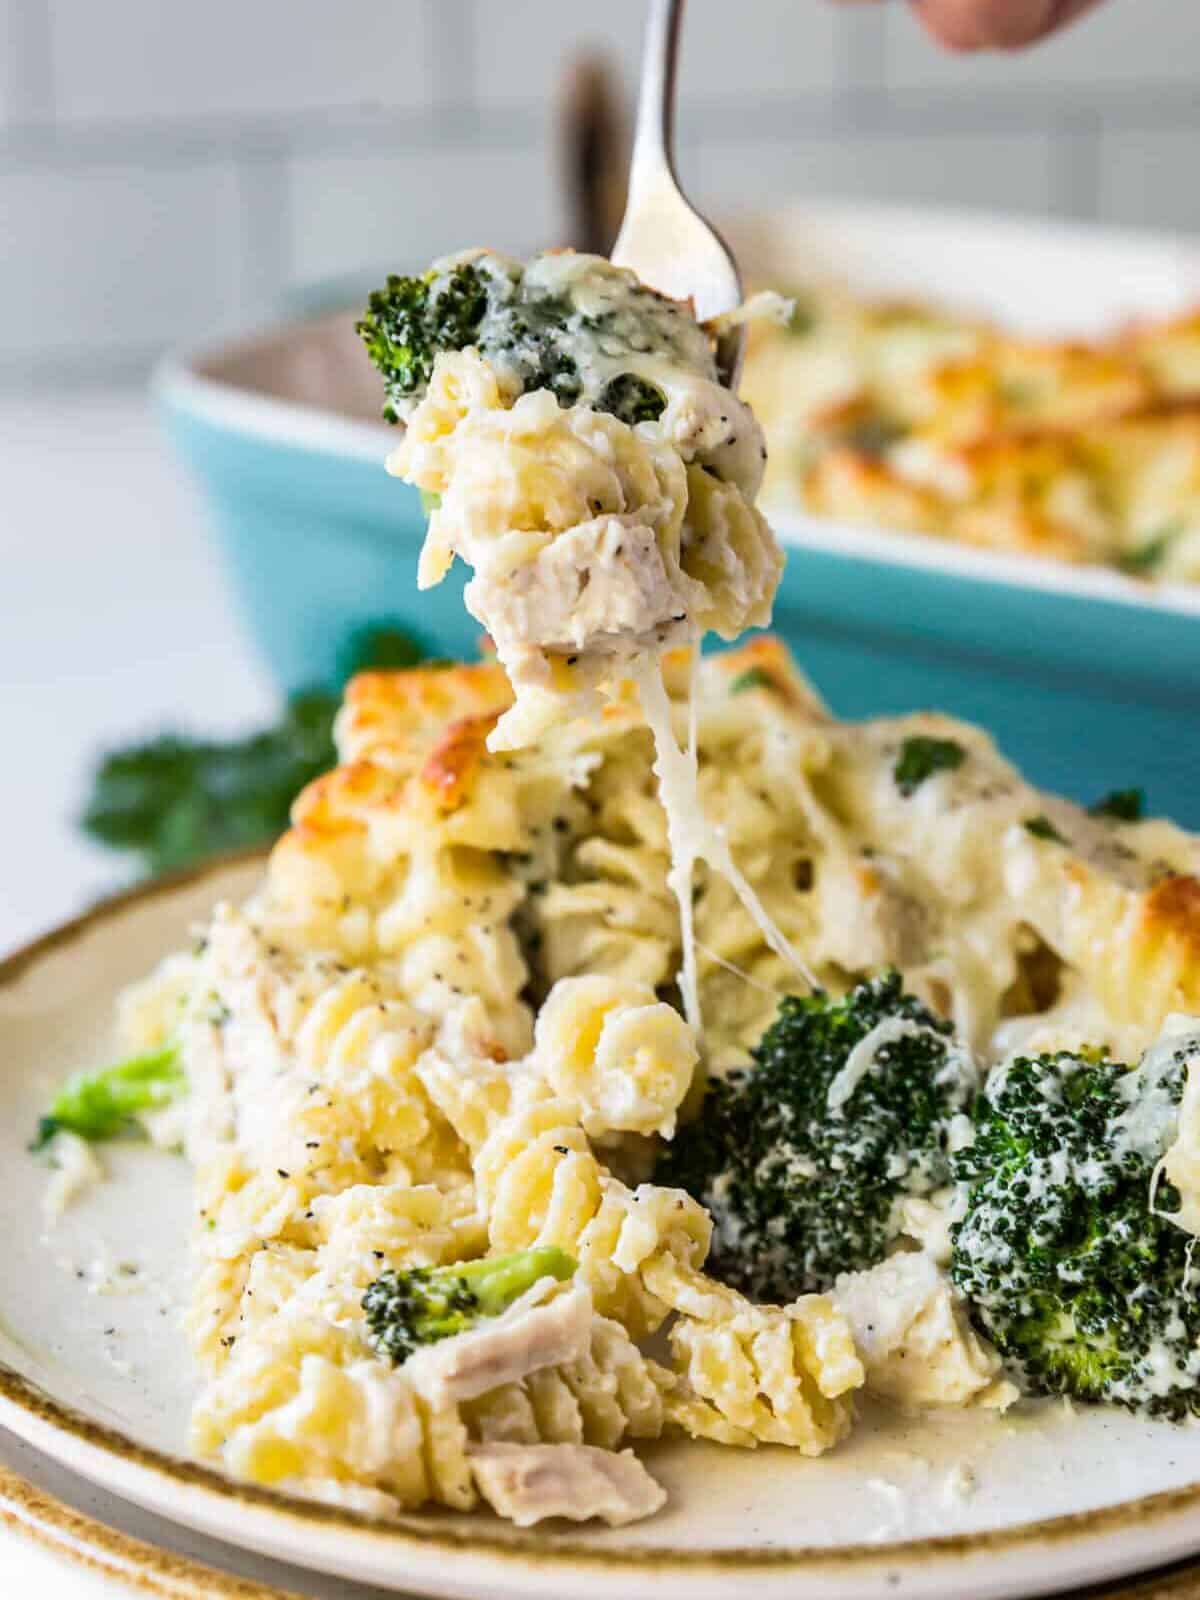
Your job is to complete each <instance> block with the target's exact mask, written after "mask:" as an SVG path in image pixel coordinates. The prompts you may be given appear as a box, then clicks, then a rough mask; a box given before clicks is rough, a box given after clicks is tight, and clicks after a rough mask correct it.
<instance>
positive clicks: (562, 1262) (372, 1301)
mask: <svg viewBox="0 0 1200 1600" xmlns="http://www.w3.org/2000/svg"><path fill="white" fill-rule="evenodd" d="M575 1265H576V1264H575V1262H574V1261H573V1260H572V1259H571V1257H570V1256H569V1255H567V1254H566V1252H565V1251H563V1250H559V1249H557V1248H556V1247H554V1246H548V1247H546V1248H544V1249H538V1250H518V1251H517V1252H516V1253H515V1254H513V1255H508V1256H485V1257H484V1258H483V1259H482V1260H480V1261H465V1262H460V1263H458V1264H457V1265H455V1266H452V1267H407V1268H404V1269H402V1270H398V1269H395V1268H388V1270H387V1271H385V1272H381V1273H380V1274H379V1276H378V1277H377V1278H376V1279H375V1282H374V1283H373V1284H371V1286H370V1288H369V1289H368V1290H367V1292H366V1294H364V1295H363V1302H362V1303H363V1310H364V1311H365V1312H366V1314H367V1343H368V1344H369V1345H370V1346H371V1348H372V1349H373V1350H375V1351H377V1352H378V1354H379V1355H381V1356H386V1357H387V1358H388V1359H389V1360H391V1361H393V1362H395V1363H396V1364H397V1365H399V1364H400V1362H402V1361H407V1359H408V1357H409V1356H410V1355H412V1353H413V1351H414V1350H416V1349H417V1348H418V1347H419V1346H421V1345H424V1344H436V1343H437V1341H438V1340H439V1339H448V1338H450V1337H451V1335H452V1334H456V1333H465V1332H466V1330H467V1329H468V1328H470V1327H471V1326H472V1325H473V1324H474V1323H476V1322H478V1321H479V1319H480V1318H481V1317H497V1316H499V1315H500V1313H501V1312H502V1311H506V1310H507V1309H508V1307H509V1306H510V1305H512V1303H513V1301H514V1300H517V1299H519V1298H520V1296H521V1295H523V1294H524V1293H525V1291H526V1290H527V1289H531V1288H532V1287H533V1285H534V1284H535V1283H537V1282H538V1281H539V1280H540V1279H542V1278H557V1279H558V1280H559V1282H560V1283H561V1282H565V1281H566V1280H567V1279H568V1278H570V1277H572V1276H573V1275H574V1272H575Z"/></svg>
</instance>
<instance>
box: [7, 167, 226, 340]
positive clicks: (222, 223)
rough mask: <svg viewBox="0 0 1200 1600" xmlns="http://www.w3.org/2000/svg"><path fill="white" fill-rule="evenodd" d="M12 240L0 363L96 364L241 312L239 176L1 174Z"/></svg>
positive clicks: (131, 171)
mask: <svg viewBox="0 0 1200 1600" xmlns="http://www.w3.org/2000/svg"><path fill="white" fill-rule="evenodd" d="M0 217H2V218H3V219H4V229H5V231H6V233H8V232H9V230H11V233H10V234H9V236H10V237H11V239H12V240H14V241H17V243H16V244H15V246H14V247H13V248H7V247H6V248H5V250H4V253H3V266H2V268H0V282H2V284H3V290H2V292H0V361H3V362H4V363H5V364H7V365H10V364H11V363H12V362H13V360H14V359H15V360H19V359H20V358H21V357H35V356H36V357H37V358H38V359H39V361H41V360H42V359H44V360H45V361H47V362H48V363H49V364H50V366H51V367H53V368H57V367H68V368H71V369H74V370H79V371H88V370H93V371H94V370H95V368H96V365H97V363H103V361H104V360H106V359H114V358H115V359H118V360H121V359H124V358H126V357H127V356H128V355H129V354H130V353H133V352H138V351H150V350H153V348H154V347H155V346H157V345H160V344H162V343H164V342H166V341H169V340H174V339H181V338H183V339H189V338H190V339H194V338H195V337H197V336H198V335H199V334H200V333H202V332H203V331H205V330H206V329H209V328H211V327H212V326H213V325H214V323H218V322H222V321H225V320H227V319H229V318H231V317H236V316H238V315H240V314H241V313H242V311H243V305H244V302H243V286H242V270H243V267H242V262H243V252H242V237H241V217H240V209H239V193H238V177H237V173H236V171H235V169H234V167H233V165H232V164H231V163H229V162H215V163H211V164H206V165H204V166H199V167H181V168H171V169H167V168H158V169H156V170H146V169H143V168H140V167H136V166H102V167H91V168H88V169H86V170H81V171H38V172H8V173H2V174H0Z"/></svg>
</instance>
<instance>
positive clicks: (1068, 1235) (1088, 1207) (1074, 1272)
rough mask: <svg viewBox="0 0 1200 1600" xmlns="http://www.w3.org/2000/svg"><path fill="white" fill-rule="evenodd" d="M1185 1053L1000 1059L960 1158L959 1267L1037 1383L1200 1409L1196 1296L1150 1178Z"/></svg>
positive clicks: (1167, 1134) (1184, 1249)
mask: <svg viewBox="0 0 1200 1600" xmlns="http://www.w3.org/2000/svg"><path fill="white" fill-rule="evenodd" d="M1187 1056H1188V1051H1187V1049H1185V1048H1180V1049H1177V1050H1171V1049H1170V1048H1169V1047H1168V1048H1167V1049H1165V1050H1164V1049H1162V1048H1161V1047H1160V1048H1157V1049H1155V1050H1153V1051H1152V1052H1150V1053H1149V1054H1148V1055H1147V1056H1146V1057H1145V1058H1144V1060H1143V1062H1142V1065H1141V1066H1140V1067H1138V1068H1137V1069H1135V1070H1130V1069H1129V1068H1128V1067H1126V1066H1123V1065H1121V1064H1119V1063H1117V1062H1114V1061H1110V1060H1106V1059H1101V1058H1097V1057H1094V1056H1090V1057H1089V1056H1082V1057H1081V1056H1075V1055H1070V1054H1065V1053H1061V1054H1057V1055H1043V1056H1038V1057H1036V1058H1025V1057H1021V1058H1018V1059H1017V1060H1015V1061H1013V1062H1012V1063H1011V1064H1008V1065H1005V1066H1003V1067H1001V1068H998V1069H997V1070H996V1071H995V1072H994V1073H993V1074H992V1077H991V1078H990V1079H989V1082H988V1085H987V1087H986V1089H985V1092H984V1093H983V1095H982V1096H981V1097H980V1102H979V1105H978V1106H977V1108H976V1119H975V1120H976V1128H977V1131H976V1136H975V1142H974V1144H972V1145H971V1146H969V1147H968V1148H966V1149H964V1150H961V1151H960V1152H959V1153H958V1155H957V1156H956V1157H955V1162H954V1166H955V1176H956V1177H957V1178H959V1179H960V1180H961V1181H962V1183H963V1184H964V1185H965V1186H966V1190H965V1201H964V1204H965V1210H964V1214H963V1216H962V1219H961V1220H960V1221H959V1222H957V1223H956V1224H955V1225H954V1226H953V1227H952V1229H951V1238H952V1241H953V1256H952V1262H951V1275H952V1277H953V1279H954V1282H955V1284H956V1285H957V1287H958V1288H959V1290H960V1291H961V1292H962V1293H963V1294H964V1295H965V1296H966V1297H967V1298H968V1300H969V1301H970V1304H971V1310H972V1315H973V1317H974V1319H975V1321H976V1323H977V1324H978V1326H979V1327H980V1329H981V1330H982V1331H983V1332H984V1333H985V1334H986V1335H987V1336H988V1337H989V1338H990V1339H991V1340H992V1341H993V1342H994V1343H995V1345H996V1346H997V1348H998V1349H999V1350H1000V1351H1001V1352H1002V1353H1003V1355H1004V1356H1005V1357H1006V1358H1007V1360H1008V1362H1009V1364H1010V1365H1011V1367H1012V1368H1013V1371H1014V1373H1015V1374H1016V1376H1017V1377H1018V1378H1019V1380H1020V1381H1021V1383H1022V1384H1023V1386H1024V1387H1025V1388H1026V1389H1028V1390H1030V1391H1032V1392H1035V1393H1042V1394H1062V1395H1071V1396H1074V1397H1075V1398H1077V1399H1080V1400H1103V1401H1106V1402H1109V1403H1114V1404H1117V1405H1122V1406H1126V1407H1128V1408H1129V1409H1130V1410H1135V1411H1143V1412H1146V1413H1149V1414H1151V1415H1157V1416H1168V1417H1176V1418H1178V1417H1182V1416H1184V1415H1185V1414H1187V1413H1189V1412H1191V1413H1195V1414H1200V1347H1198V1345H1197V1340H1198V1339H1200V1297H1198V1296H1197V1294H1196V1292H1195V1289H1194V1287H1190V1286H1189V1259H1190V1252H1191V1246H1192V1244H1193V1243H1194V1241H1193V1240H1192V1239H1191V1237H1190V1236H1189V1235H1188V1234H1187V1233H1185V1232H1184V1231H1183V1230H1182V1229H1181V1228H1180V1227H1178V1226H1177V1225H1176V1223H1175V1222H1173V1221H1172V1220H1171V1217H1170V1213H1171V1212H1174V1211H1177V1210H1178V1209H1179V1205H1180V1197H1179V1193H1178V1191H1177V1190H1175V1189H1174V1188H1173V1187H1172V1186H1171V1185H1170V1184H1169V1183H1166V1182H1156V1181H1155V1180H1156V1171H1155V1169H1156V1167H1157V1165H1158V1163H1159V1162H1160V1160H1161V1159H1162V1156H1163V1155H1164V1153H1165V1151H1166V1150H1167V1148H1168V1147H1169V1145H1170V1144H1171V1143H1172V1141H1173V1139H1174V1137H1175V1134H1176V1131H1177V1127H1178V1105H1179V1101H1180V1099H1181V1097H1182V1094H1183V1088H1184V1081H1185V1076H1186V1064H1187Z"/></svg>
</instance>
